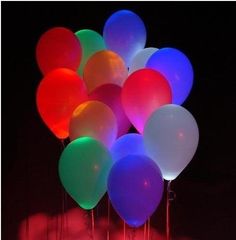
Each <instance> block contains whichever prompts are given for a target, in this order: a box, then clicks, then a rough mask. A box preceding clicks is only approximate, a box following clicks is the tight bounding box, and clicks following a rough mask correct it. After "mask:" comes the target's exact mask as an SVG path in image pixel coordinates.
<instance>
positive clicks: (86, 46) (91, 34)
mask: <svg viewBox="0 0 236 240" xmlns="http://www.w3.org/2000/svg"><path fill="white" fill-rule="evenodd" d="M75 35H76V36H77V38H78V39H79V40H80V43H81V47H82V59H81V63H80V66H79V68H78V70H77V72H78V74H79V75H80V76H83V72H84V66H85V64H86V62H87V61H88V59H89V58H90V57H91V56H92V55H93V54H94V53H96V52H98V51H101V50H104V49H106V46H105V42H104V40H103V37H102V36H101V35H100V34H99V33H97V32H95V31H93V30H90V29H83V30H80V31H78V32H76V33H75Z"/></svg>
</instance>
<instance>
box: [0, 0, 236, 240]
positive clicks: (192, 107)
mask: <svg viewBox="0 0 236 240" xmlns="http://www.w3.org/2000/svg"><path fill="white" fill-rule="evenodd" d="M1 5H2V239H5V240H14V239H17V230H18V226H19V224H20V222H21V221H22V220H23V219H25V218H26V217H27V216H29V215H32V214H35V213H38V212H44V213H47V214H49V215H55V214H57V213H59V212H60V211H61V185H60V182H59V178H58V175H57V161H58V159H59V156H60V153H61V151H62V147H61V145H60V142H59V141H58V140H57V139H56V138H55V137H54V136H53V135H52V134H51V133H50V132H49V130H48V129H47V128H46V127H45V125H44V124H43V123H42V121H41V119H40V117H39V115H38V113H37V109H36V105H35V93H36V88H37V86H38V84H39V81H40V80H41V78H42V76H41V73H40V71H39V69H38V67H37V63H36V60H35V46H36V44H37V41H38V39H39V37H40V35H41V34H42V33H43V32H45V31H46V30H48V29H49V28H51V27H55V26H64V27H67V28H70V29H71V30H72V31H77V30H80V29H84V28H89V29H93V30H95V31H97V32H99V33H102V30H103V26H104V23H105V21H106V19H107V18H108V17H109V16H110V15H111V14H112V13H113V12H115V11H117V10H121V9H129V10H132V11H134V12H135V13H137V14H138V15H139V16H140V17H141V18H142V19H143V21H144V23H145V25H146V28H147V44H146V46H147V47H158V48H161V47H168V46H169V47H175V48H178V49H180V50H182V51H183V52H184V53H185V54H186V55H187V56H188V57H189V59H190V60H191V62H192V64H193V67H194V72H195V83H194V86H193V89H192V92H191V94H190V96H189V98H188V99H187V101H186V102H185V103H184V105H183V106H184V107H185V108H187V109H188V110H189V111H190V112H191V113H192V114H193V115H194V116H195V118H196V120H197V122H198V125H199V130H200V142H199V147H198V150H197V153H196V155H195V157H194V159H193V160H192V161H191V163H190V164H189V166H188V167H187V168H186V169H185V170H184V171H183V172H182V173H181V175H180V176H179V177H178V178H177V179H176V180H175V181H174V182H173V189H174V191H175V192H176V195H177V198H176V200H175V201H174V202H173V204H172V209H171V211H172V213H171V214H172V216H171V218H172V232H173V239H175V238H177V237H178V236H183V235H184V236H188V237H190V238H192V239H201V240H204V239H214V240H216V239H235V238H236V205H235V204H236V163H235V162H236V157H235V149H236V140H235V134H236V131H235V130H236V117H235V113H236V100H235V99H236V97H235V90H236V74H235V70H236V64H235V63H236V62H235V52H236V49H235V45H236V41H235V40H234V39H233V38H234V35H235V33H236V17H235V16H236V14H235V13H236V4H235V3H229V2H228V3H223V2H217V3H216V2H211V3H209V2H67V3H65V2H57V3H56V2H54V3H50V2H44V3H43V2H38V3H30V2H28V3H26V2H25V3H24V2H15V3H13V2H2V3H1ZM69 201H70V203H68V204H69V205H68V207H72V206H75V204H74V203H73V201H72V200H69ZM113 214H114V213H113ZM152 225H153V226H154V227H155V228H157V229H159V231H160V232H164V230H165V212H164V200H163V202H162V204H161V205H160V207H159V210H158V212H157V213H156V214H154V216H153V217H152Z"/></svg>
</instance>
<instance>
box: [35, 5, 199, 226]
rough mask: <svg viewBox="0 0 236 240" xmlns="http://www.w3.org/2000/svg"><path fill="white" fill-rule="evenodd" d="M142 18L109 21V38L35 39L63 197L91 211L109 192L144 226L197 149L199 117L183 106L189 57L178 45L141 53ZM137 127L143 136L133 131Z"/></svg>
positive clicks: (84, 33) (131, 220)
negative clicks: (59, 146)
mask: <svg viewBox="0 0 236 240" xmlns="http://www.w3.org/2000/svg"><path fill="white" fill-rule="evenodd" d="M145 44H146V29H145V25H144V23H143V21H142V20H141V19H140V17H139V16H137V15H136V14H135V13H133V12H131V11H128V10H121V11H117V12H115V13H114V14H112V15H111V16H110V17H109V18H108V20H107V21H106V23H105V26H104V30H103V36H101V35H100V34H99V33H97V32H95V31H93V30H89V29H83V30H79V31H77V32H76V33H73V32H72V31H70V30H69V29H66V28H63V27H56V28H52V29H50V30H48V31H47V32H45V33H44V34H43V35H42V36H41V38H40V39H39V41H38V44H37V49H36V58H37V62H38V65H39V68H40V70H41V72H42V74H43V75H44V77H43V79H42V81H41V82H40V84H39V86H38V89H37V99H36V100H37V108H38V112H39V114H40V116H41V117H42V119H43V121H44V122H45V124H46V125H47V126H48V128H49V129H50V130H51V132H52V133H53V134H54V135H55V136H56V137H57V138H58V139H61V140H63V139H66V138H68V137H69V138H70V140H71V142H70V143H69V144H68V145H67V146H66V148H65V149H64V151H63V152H62V155H61V157H60V160H59V176H60V179H61V182H62V184H63V186H64V188H65V189H66V191H67V192H68V193H69V194H70V195H71V197H72V198H73V199H74V200H75V201H76V202H77V203H78V204H79V205H80V206H81V207H82V208H84V209H92V208H94V207H95V206H96V205H97V204H98V202H99V201H100V199H101V198H102V196H103V195H104V194H105V193H106V191H107V192H108V196H109V198H110V200H111V203H112V205H113V207H114V209H115V210H116V211H117V213H118V214H119V215H120V216H121V218H122V219H124V221H125V222H126V223H127V224H129V225H130V226H133V227H139V226H141V225H142V224H144V223H145V221H146V220H147V219H148V218H149V217H150V216H151V215H152V214H153V212H154V211H155V210H156V209H157V207H158V205H159V203H160V201H161V199H162V194H163V185H164V183H163V182H164V179H166V180H173V179H175V178H176V177H177V176H178V175H179V174H180V173H181V172H182V170H183V169H184V168H185V167H186V166H187V164H188V163H189V162H190V161H191V159H192V157H193V155H194V153H195V151H196V148H197V145H198V138H199V133H198V126H197V123H196V121H195V119H194V117H193V116H192V115H191V113H189V112H188V111H187V110H186V109H185V108H183V107H182V106H180V104H182V103H183V102H184V101H185V99H186V98H187V97H188V95H189V93H190V90H191V87H192V84H193V69H192V66H191V63H190V61H189V60H188V58H187V57H186V56H185V55H184V54H183V53H182V52H181V51H179V50H177V49H174V48H162V49H157V48H153V47H149V48H144V47H145ZM131 125H133V126H134V127H135V128H136V130H137V133H129V129H130V127H131Z"/></svg>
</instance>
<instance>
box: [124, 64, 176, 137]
mask: <svg viewBox="0 0 236 240" xmlns="http://www.w3.org/2000/svg"><path fill="white" fill-rule="evenodd" d="M171 101H172V93H171V88H170V85H169V83H168V81H167V80H166V79H165V77H164V76H163V75H162V74H161V73H159V72H157V71H155V70H152V69H147V68H144V69H140V70H138V71H135V72H134V73H132V74H131V75H130V76H129V77H128V78H127V80H126V81H125V84H124V86H123V89H122V104H123V107H124V110H125V113H126V115H127V116H128V118H129V120H130V121H131V123H132V124H133V125H134V127H135V128H136V129H137V130H138V131H139V132H140V133H142V132H143V129H144V125H145V123H146V121H147V119H148V118H149V117H150V115H151V114H152V113H153V112H154V111H155V110H156V109H158V108H159V107H161V106H162V105H164V104H169V103H171Z"/></svg>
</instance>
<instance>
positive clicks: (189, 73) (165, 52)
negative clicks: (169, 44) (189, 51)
mask: <svg viewBox="0 0 236 240" xmlns="http://www.w3.org/2000/svg"><path fill="white" fill-rule="evenodd" d="M146 67H148V68H152V69H154V70H157V71H159V72H160V73H162V74H163V75H164V76H165V77H166V79H167V80H168V82H169V84H170V86H171V89H172V94H173V103H174V104H178V105H181V104H182V103H183V102H184V101H185V99H186V98H187V97H188V95H189V93H190V91H191V88H192V85H193V68H192V65H191V63H190V61H189V59H188V58H187V57H186V56H185V55H184V54H183V53H182V52H180V51H179V50H177V49H174V48H162V49H160V50H158V51H156V52H155V53H154V54H153V55H152V56H151V57H150V58H149V60H148V62H147V64H146Z"/></svg>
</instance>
